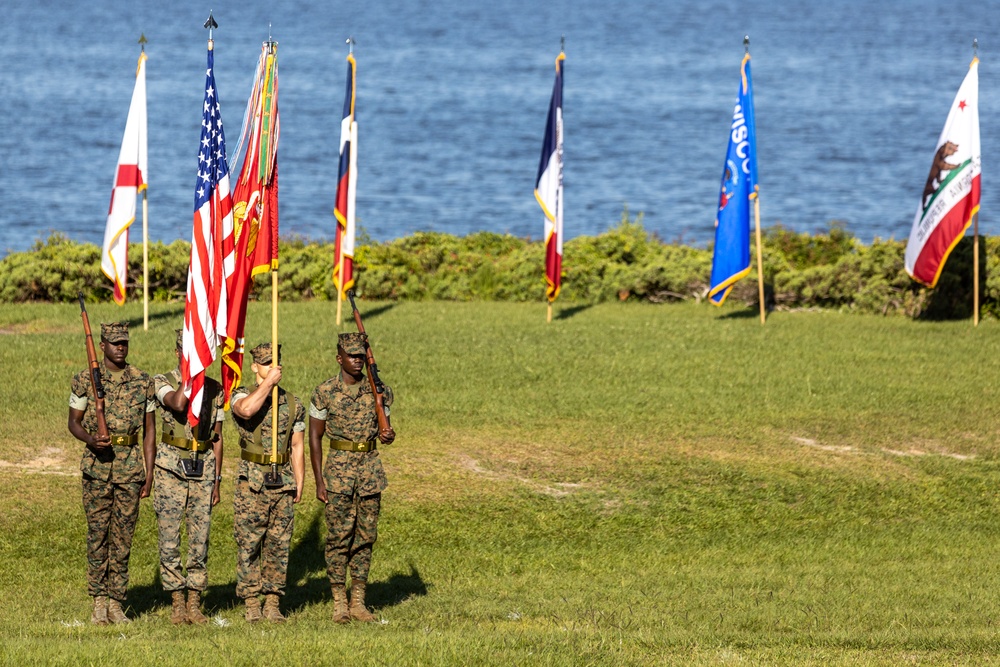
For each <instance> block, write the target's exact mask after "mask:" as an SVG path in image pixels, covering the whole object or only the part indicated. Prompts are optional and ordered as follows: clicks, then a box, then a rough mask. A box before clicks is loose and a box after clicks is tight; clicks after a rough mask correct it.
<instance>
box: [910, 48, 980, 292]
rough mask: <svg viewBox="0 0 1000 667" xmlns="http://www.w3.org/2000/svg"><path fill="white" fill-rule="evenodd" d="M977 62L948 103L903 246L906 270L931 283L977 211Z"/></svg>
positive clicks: (975, 59) (934, 282)
mask: <svg viewBox="0 0 1000 667" xmlns="http://www.w3.org/2000/svg"><path fill="white" fill-rule="evenodd" d="M980 171H981V163H980V152H979V60H978V59H977V58H973V59H972V64H971V65H969V73H968V74H966V75H965V81H963V82H962V87H961V88H959V89H958V95H956V96H955V101H954V102H952V105H951V111H949V112H948V120H947V121H946V122H945V124H944V130H942V132H941V137H940V138H939V139H938V142H937V150H936V151H935V152H934V161H933V162H932V163H931V171H930V173H929V174H928V175H927V183H926V184H925V185H924V192H923V195H922V196H921V199H920V206H918V207H917V215H916V217H915V218H914V220H913V229H912V230H911V231H910V240H909V242H907V244H906V272H907V273H909V274H910V277H911V278H913V279H914V280H916V281H918V282H921V283H923V284H924V285H927V286H928V287H934V286H935V285H936V284H937V281H938V278H939V277H940V276H941V269H942V268H944V263H945V261H947V259H948V255H949V254H950V253H951V251H952V249H954V247H955V246H956V245H957V244H958V242H959V240H960V239H961V238H962V236H963V235H964V234H965V230H966V229H968V228H969V225H970V224H971V223H972V216H973V215H975V214H976V212H977V211H979V193H980V187H981V186H980V177H979V176H980Z"/></svg>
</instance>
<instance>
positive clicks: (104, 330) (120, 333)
mask: <svg viewBox="0 0 1000 667" xmlns="http://www.w3.org/2000/svg"><path fill="white" fill-rule="evenodd" d="M101 339H102V340H106V341H108V342H109V343H127V342H128V322H126V321H122V322H101Z"/></svg>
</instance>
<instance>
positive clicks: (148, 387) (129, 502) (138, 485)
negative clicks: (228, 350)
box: [69, 296, 156, 625]
mask: <svg viewBox="0 0 1000 667" xmlns="http://www.w3.org/2000/svg"><path fill="white" fill-rule="evenodd" d="M80 305H81V309H82V310H83V312H82V315H83V318H84V331H85V333H86V337H87V343H88V345H87V348H88V349H87V352H88V355H87V356H88V362H90V363H89V366H90V367H89V368H87V369H86V370H82V371H80V372H79V373H77V374H76V375H74V376H73V380H72V383H71V385H70V395H69V432H70V433H71V434H72V435H73V437H75V438H76V439H77V440H80V441H81V442H83V443H85V444H86V445H87V446H86V448H85V449H84V450H83V457H82V459H81V460H80V470H81V472H82V473H83V510H84V512H85V514H86V516H87V592H88V594H89V595H90V596H91V597H93V598H94V610H93V613H92V615H91V617H90V620H91V622H92V623H95V624H97V625H107V623H108V622H109V621H110V622H112V623H129V622H131V621H130V619H129V618H128V617H127V616H126V615H125V611H124V610H123V609H122V603H123V602H125V593H126V589H127V588H128V561H129V554H130V551H131V548H132V536H133V534H134V533H135V524H136V519H137V518H138V516H139V499H140V498H146V497H147V496H149V492H150V490H151V488H152V485H153V475H152V469H153V461H154V459H155V457H156V420H155V419H154V414H155V410H156V400H155V397H154V396H153V380H152V378H150V376H149V375H147V374H146V373H144V372H142V371H141V370H139V369H138V368H136V367H135V366H132V365H130V364H129V363H128V362H127V361H126V359H127V358H128V351H129V346H128V343H129V335H128V322H112V323H110V324H101V351H102V352H103V358H102V359H101V360H100V361H98V359H97V355H96V350H95V349H94V343H93V338H92V337H91V334H90V323H89V320H88V319H87V312H86V310H85V309H83V308H82V307H83V297H82V296H81V297H80ZM140 434H141V435H140ZM140 440H141V442H142V449H141V450H140V449H139V442H140Z"/></svg>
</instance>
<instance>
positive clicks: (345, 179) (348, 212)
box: [333, 54, 358, 299]
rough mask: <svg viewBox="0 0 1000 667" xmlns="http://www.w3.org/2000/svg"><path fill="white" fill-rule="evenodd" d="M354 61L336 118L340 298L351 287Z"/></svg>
mask: <svg viewBox="0 0 1000 667" xmlns="http://www.w3.org/2000/svg"><path fill="white" fill-rule="evenodd" d="M357 71H358V64H357V62H356V61H355V60H354V55H353V54H348V56H347V92H346V93H345V94H344V116H343V118H342V119H341V121H340V169H339V170H338V174H337V200H336V204H335V205H334V208H333V214H334V216H335V217H336V218H337V231H336V234H335V236H334V241H333V284H334V285H336V286H337V290H338V292H339V294H340V298H341V299H343V298H344V294H346V293H347V290H349V289H351V287H353V286H354V225H355V218H354V195H355V187H356V185H355V184H356V182H357V174H356V173H355V172H356V171H357V153H356V151H357V146H356V145H355V144H356V143H357V123H356V122H355V118H354V98H355V92H356V90H357V86H356V83H355V76H356V74H357Z"/></svg>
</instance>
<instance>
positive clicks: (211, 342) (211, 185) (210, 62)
mask: <svg viewBox="0 0 1000 667" xmlns="http://www.w3.org/2000/svg"><path fill="white" fill-rule="evenodd" d="M204 27H205V28H206V29H207V30H208V54H207V69H206V70H205V97H204V104H203V105H202V119H201V139H200V141H199V144H198V177H197V179H196V182H195V190H194V215H193V225H192V232H191V262H190V264H189V267H188V279H187V296H186V299H185V302H184V330H183V333H182V340H181V380H182V382H183V386H184V395H185V396H187V397H188V399H189V400H188V423H189V424H190V425H191V426H192V427H196V426H197V425H198V422H199V419H200V415H201V406H202V399H203V397H204V387H205V371H206V370H207V369H208V368H209V366H211V365H212V363H213V362H214V361H215V356H216V349H217V348H218V346H219V345H220V344H221V343H222V340H223V337H224V336H225V335H226V331H227V321H228V320H227V318H228V313H229V305H228V301H229V293H228V289H227V283H228V280H229V278H230V276H231V275H232V273H233V266H234V261H235V260H234V256H233V255H234V252H235V240H234V231H233V199H232V195H231V193H230V186H229V164H228V162H227V159H226V135H225V131H224V128H223V125H222V108H221V106H220V104H219V91H218V87H217V86H216V83H215V40H214V39H213V38H212V37H213V33H212V31H213V30H214V29H215V28H218V27H219V24H218V23H216V22H215V18H214V17H213V16H212V14H211V13H209V16H208V20H207V21H205V24H204Z"/></svg>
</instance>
